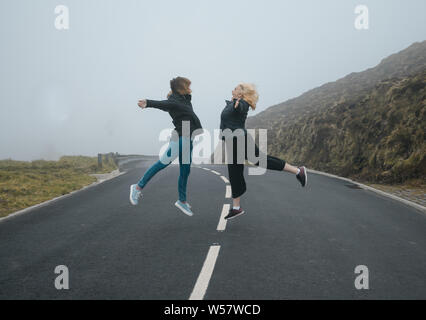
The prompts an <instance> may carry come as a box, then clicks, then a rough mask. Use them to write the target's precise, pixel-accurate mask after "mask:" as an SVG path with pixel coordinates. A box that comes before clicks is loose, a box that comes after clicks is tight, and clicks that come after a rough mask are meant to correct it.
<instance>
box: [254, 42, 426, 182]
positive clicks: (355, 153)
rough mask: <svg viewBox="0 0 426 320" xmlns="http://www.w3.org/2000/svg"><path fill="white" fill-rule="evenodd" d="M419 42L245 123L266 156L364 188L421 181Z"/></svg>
mask: <svg viewBox="0 0 426 320" xmlns="http://www.w3.org/2000/svg"><path fill="white" fill-rule="evenodd" d="M425 97H426V41H423V42H421V43H415V44H413V45H411V46H410V47H408V48H407V49H405V50H403V51H401V52H399V53H397V54H393V55H391V56H389V57H387V58H386V59H383V60H382V62H381V63H380V64H379V65H377V66H376V67H374V68H371V69H368V70H366V71H363V72H358V73H351V74H349V75H348V76H346V77H344V78H342V79H340V80H338V81H336V82H332V83H327V84H325V85H323V86H321V87H318V88H315V89H313V90H310V91H308V92H306V93H304V94H302V95H301V96H299V97H297V98H295V99H291V100H288V101H286V102H284V103H282V104H279V105H276V106H272V107H270V108H268V109H267V110H265V111H264V112H261V113H259V114H258V115H256V116H254V117H249V118H248V119H247V128H265V129H268V150H269V152H270V153H271V154H273V155H276V156H281V157H283V158H284V159H286V160H287V161H289V162H291V163H294V164H301V163H303V164H305V165H307V166H308V167H311V168H313V169H317V170H322V171H327V172H330V173H334V174H338V175H341V176H346V177H351V178H356V179H358V180H361V181H366V182H378V183H403V182H406V181H417V182H420V183H424V180H425V176H426V159H425V155H426V143H425V140H426V139H425V128H426V115H425V111H426V99H425Z"/></svg>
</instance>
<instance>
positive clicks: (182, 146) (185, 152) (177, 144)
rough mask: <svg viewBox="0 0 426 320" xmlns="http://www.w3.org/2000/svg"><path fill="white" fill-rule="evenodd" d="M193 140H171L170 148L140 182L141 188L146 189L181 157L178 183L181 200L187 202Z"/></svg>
mask: <svg viewBox="0 0 426 320" xmlns="http://www.w3.org/2000/svg"><path fill="white" fill-rule="evenodd" d="M192 147H193V146H192V140H191V139H189V138H186V137H179V140H170V143H169V146H168V148H167V150H166V152H164V154H163V155H162V156H161V157H160V160H158V161H157V162H156V163H154V164H153V165H152V166H151V167H150V168H149V169H148V170H147V171H146V172H145V174H144V176H143V177H142V179H141V180H140V181H139V182H138V186H139V187H140V188H144V187H145V186H146V184H147V183H148V182H149V180H151V178H152V177H153V176H155V174H156V173H157V172H158V171H160V170H163V169H164V168H166V167H168V166H169V165H170V164H171V163H172V162H173V160H175V159H176V158H177V157H178V156H179V166H180V174H179V181H178V190H179V200H180V201H186V185H187V183H188V177H189V173H190V171H191V163H192Z"/></svg>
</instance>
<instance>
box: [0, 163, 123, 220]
mask: <svg viewBox="0 0 426 320" xmlns="http://www.w3.org/2000/svg"><path fill="white" fill-rule="evenodd" d="M97 163H98V159H97V157H85V156H64V157H61V158H60V159H59V161H46V160H35V161H31V162H27V161H15V160H10V159H8V160H0V217H5V216H7V215H8V214H10V213H12V212H15V211H17V210H21V209H24V208H27V207H30V206H32V205H35V204H38V203H41V202H43V201H46V200H49V199H52V198H55V197H58V196H61V195H64V194H67V193H70V192H71V191H74V190H78V189H80V188H82V187H84V186H87V185H89V184H91V183H93V182H95V181H96V178H95V177H92V176H90V175H89V174H91V173H107V172H111V171H113V170H115V169H117V166H116V165H115V163H114V162H113V161H112V159H110V160H109V161H108V162H106V161H105V158H104V159H103V166H102V168H98V166H97Z"/></svg>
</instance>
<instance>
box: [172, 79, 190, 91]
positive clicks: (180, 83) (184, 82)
mask: <svg viewBox="0 0 426 320" xmlns="http://www.w3.org/2000/svg"><path fill="white" fill-rule="evenodd" d="M190 85H191V80H189V79H188V78H184V77H176V78H174V79H172V80H170V89H172V92H173V93H178V94H188V93H189V86H190Z"/></svg>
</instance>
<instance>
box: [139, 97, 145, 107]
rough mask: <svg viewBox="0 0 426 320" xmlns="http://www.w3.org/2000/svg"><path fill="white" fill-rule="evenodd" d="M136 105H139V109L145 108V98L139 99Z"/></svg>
mask: <svg viewBox="0 0 426 320" xmlns="http://www.w3.org/2000/svg"><path fill="white" fill-rule="evenodd" d="M138 106H139V108H141V109H145V108H146V99H143V100H139V102H138Z"/></svg>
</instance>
